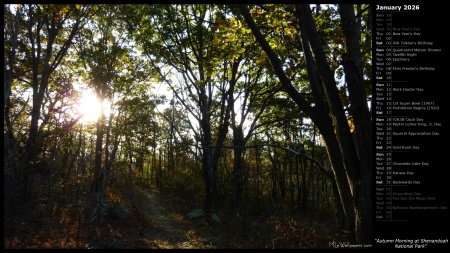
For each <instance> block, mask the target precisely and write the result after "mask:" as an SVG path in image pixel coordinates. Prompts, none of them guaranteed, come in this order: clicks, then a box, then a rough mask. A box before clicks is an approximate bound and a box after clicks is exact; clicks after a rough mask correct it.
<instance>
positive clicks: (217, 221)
mask: <svg viewBox="0 0 450 253" xmlns="http://www.w3.org/2000/svg"><path fill="white" fill-rule="evenodd" d="M211 221H212V223H213V225H216V226H218V225H222V220H221V219H220V217H219V216H218V215H217V214H215V213H213V214H211Z"/></svg>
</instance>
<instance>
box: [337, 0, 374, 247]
mask: <svg viewBox="0 0 450 253" xmlns="http://www.w3.org/2000/svg"><path fill="white" fill-rule="evenodd" d="M339 13H340V15H341V20H342V30H343V33H344V37H345V46H346V51H347V52H346V55H344V57H343V67H344V73H345V79H346V82H347V87H348V92H349V99H350V104H351V108H350V113H351V115H353V119H354V125H355V129H356V147H357V148H358V155H359V161H360V168H359V173H358V174H357V175H358V178H357V182H356V187H355V206H356V237H357V241H358V242H360V243H367V244H370V243H371V238H372V229H371V228H372V217H371V210H372V201H371V198H372V192H371V190H372V122H371V115H370V112H369V108H368V104H367V101H366V99H365V97H366V95H365V90H364V86H363V68H362V56H361V46H360V37H361V34H360V30H359V28H360V26H359V25H358V23H357V20H356V17H355V12H354V7H353V5H352V4H341V5H339Z"/></svg>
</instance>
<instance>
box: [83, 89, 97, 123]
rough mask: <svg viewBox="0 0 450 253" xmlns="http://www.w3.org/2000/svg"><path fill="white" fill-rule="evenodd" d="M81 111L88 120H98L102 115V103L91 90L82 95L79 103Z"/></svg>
mask: <svg viewBox="0 0 450 253" xmlns="http://www.w3.org/2000/svg"><path fill="white" fill-rule="evenodd" d="M79 106H80V107H79V110H80V113H82V114H83V119H84V121H86V122H94V121H97V119H98V116H99V115H100V111H101V105H100V102H99V101H98V99H97V97H96V96H95V95H94V94H93V93H92V92H89V91H85V92H84V93H83V96H82V97H81V101H80V105H79Z"/></svg>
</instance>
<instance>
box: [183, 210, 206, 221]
mask: <svg viewBox="0 0 450 253" xmlns="http://www.w3.org/2000/svg"><path fill="white" fill-rule="evenodd" d="M205 214H206V213H205V211H203V210H202V209H195V210H192V211H191V212H190V213H188V214H187V217H188V218H189V219H197V218H201V217H203V216H205Z"/></svg>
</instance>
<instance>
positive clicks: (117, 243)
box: [107, 239, 123, 249]
mask: <svg viewBox="0 0 450 253" xmlns="http://www.w3.org/2000/svg"><path fill="white" fill-rule="evenodd" d="M107 248H108V249H123V242H121V241H119V240H116V239H113V241H112V242H110V243H108V245H107Z"/></svg>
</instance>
